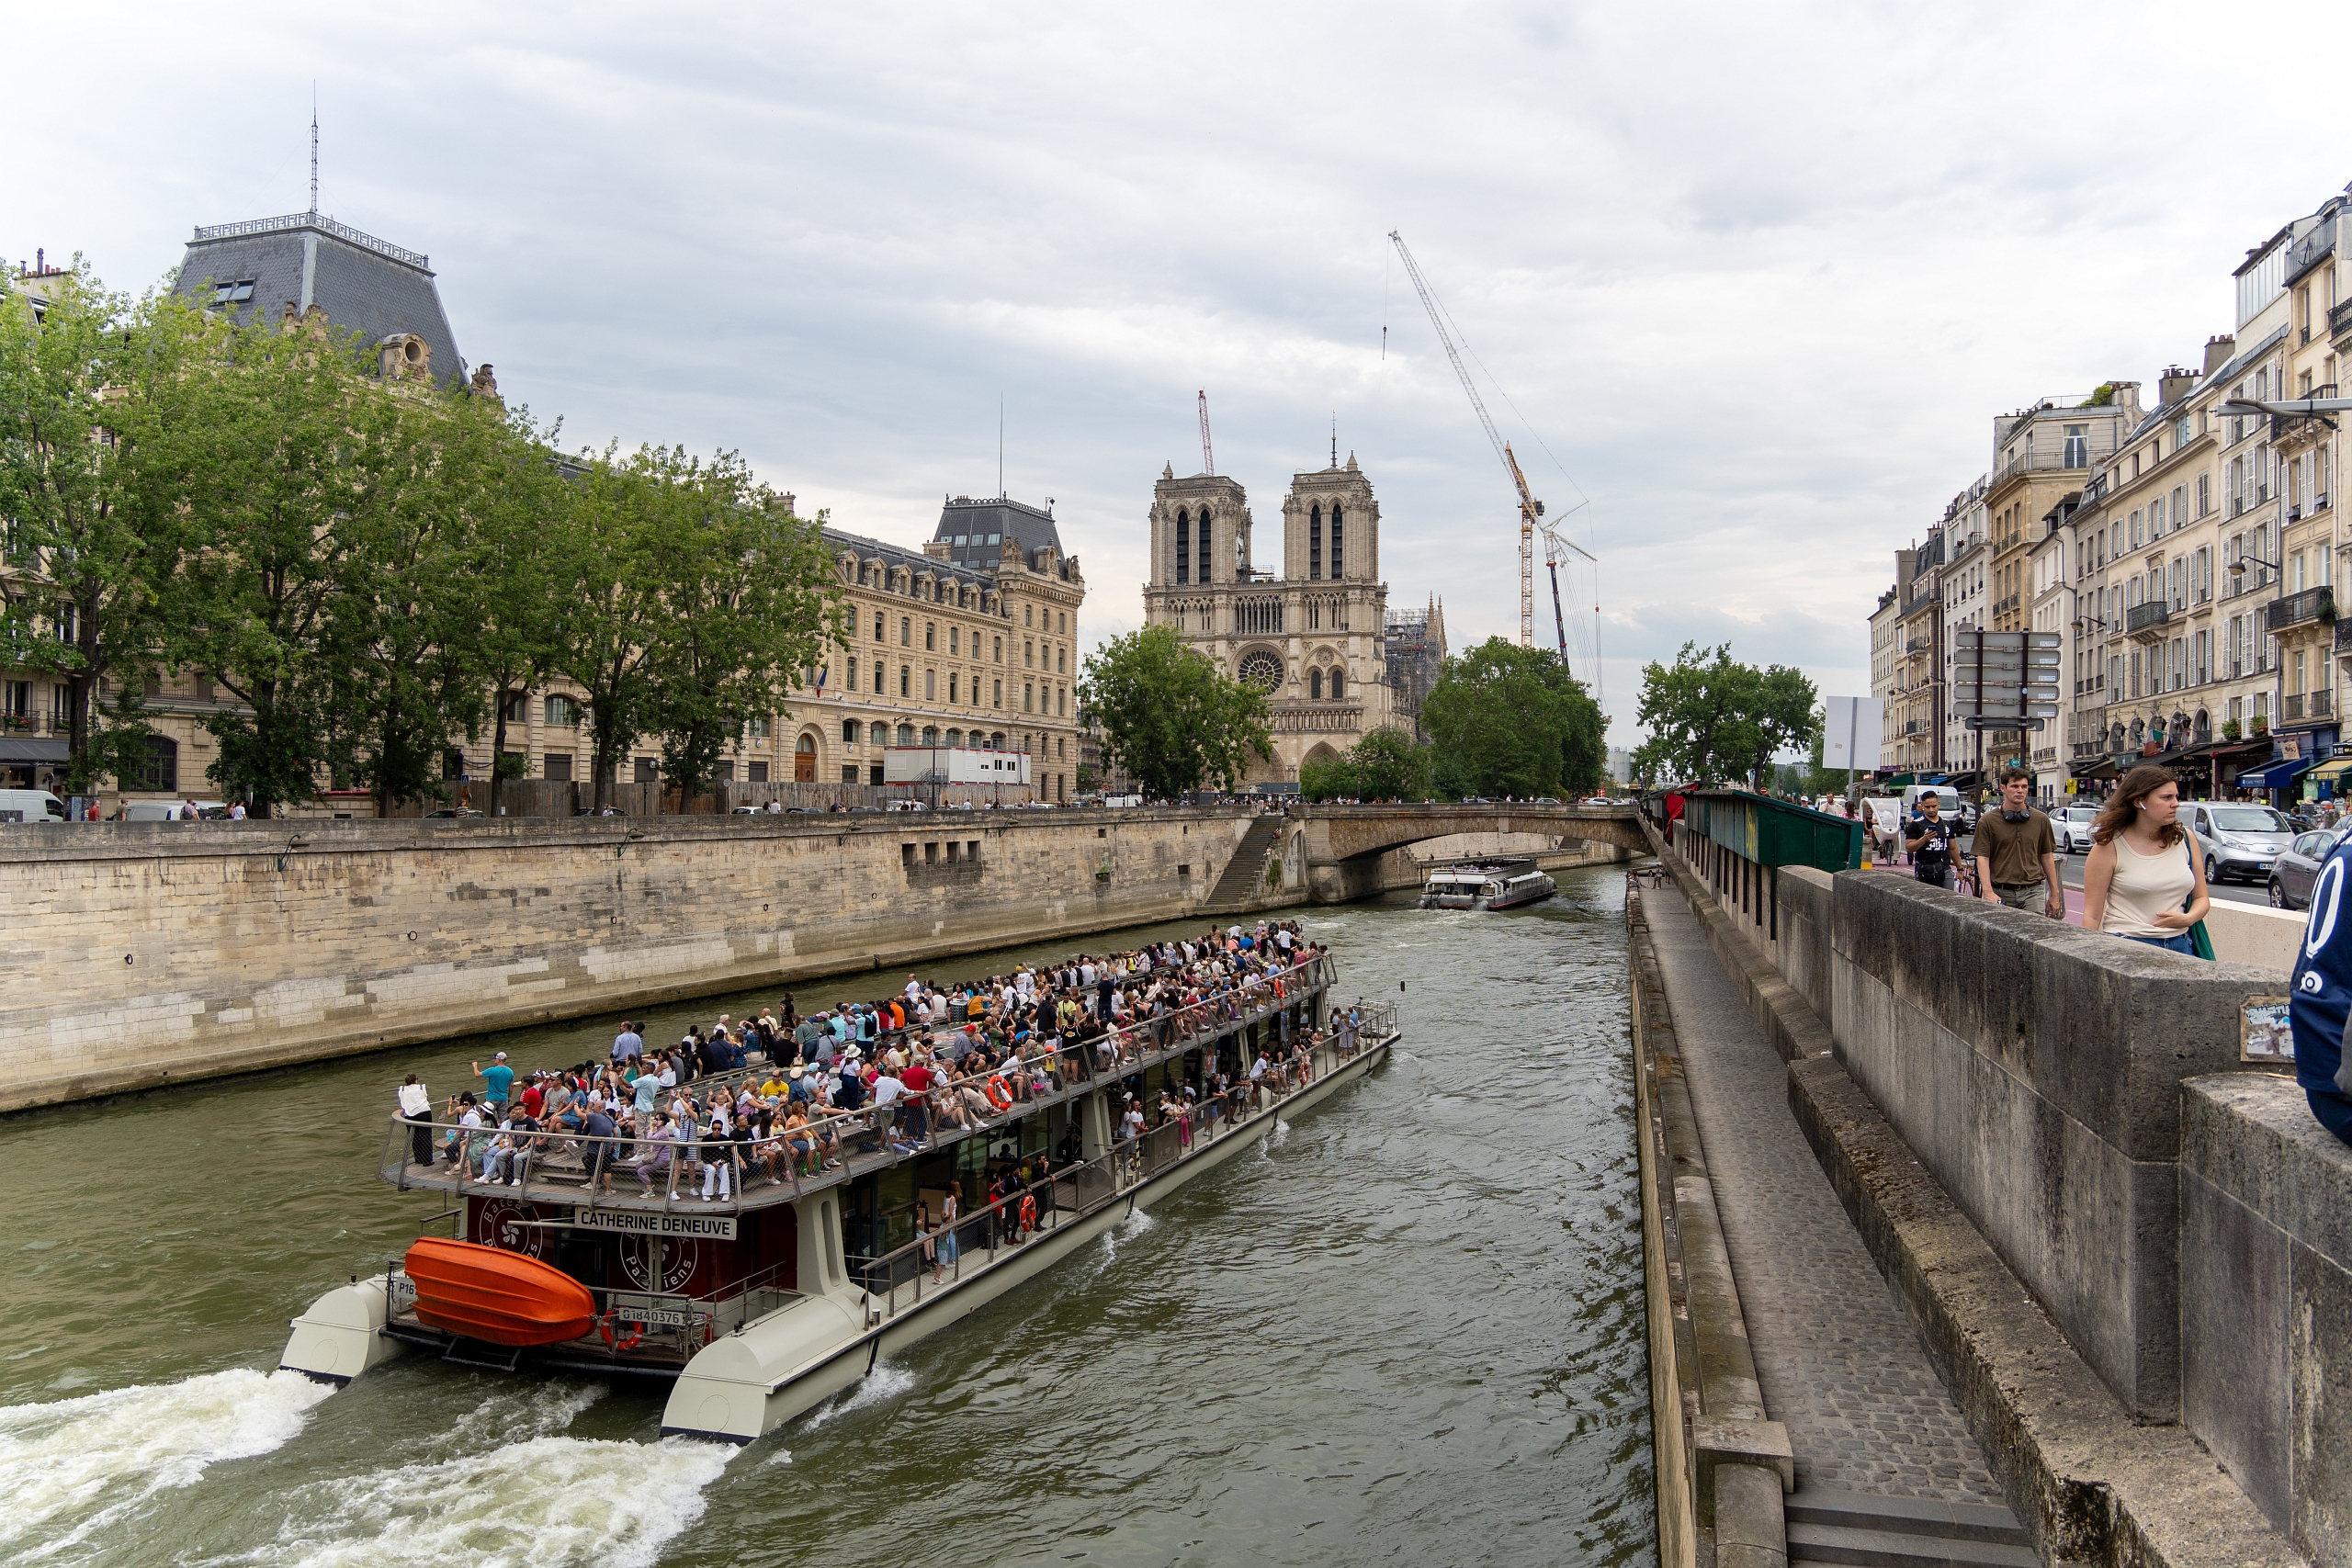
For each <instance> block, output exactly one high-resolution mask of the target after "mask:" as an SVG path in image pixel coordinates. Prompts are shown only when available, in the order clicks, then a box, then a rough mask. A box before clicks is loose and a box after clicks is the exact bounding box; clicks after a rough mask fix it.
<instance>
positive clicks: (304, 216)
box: [178, 212, 468, 384]
mask: <svg viewBox="0 0 2352 1568" xmlns="http://www.w3.org/2000/svg"><path fill="white" fill-rule="evenodd" d="M244 283H250V284H252V285H253V288H252V291H251V293H250V295H248V294H247V293H246V291H245V290H244V289H243V288H240V289H238V290H237V296H236V298H235V299H232V301H230V302H228V303H226V304H224V306H223V309H227V310H233V311H235V312H236V319H237V321H239V323H240V324H243V323H245V322H249V321H253V320H254V318H255V317H256V316H260V317H263V318H266V319H267V320H270V321H277V320H278V319H279V318H280V317H282V316H283V315H284V314H285V313H286V307H287V306H288V305H291V306H293V307H294V310H295V311H296V313H297V314H300V312H302V311H305V310H309V309H310V308H311V306H312V305H316V306H318V307H319V309H321V310H324V311H325V312H326V314H327V321H328V322H329V323H330V324H331V325H333V326H334V327H335V328H337V329H339V330H343V331H348V332H356V333H359V334H360V336H361V337H363V338H365V339H366V340H367V341H368V342H369V343H371V344H372V343H376V342H379V341H380V340H382V339H384V338H387V337H390V336H391V335H392V334H393V333H414V334H415V335H416V336H418V337H421V338H423V339H424V342H425V344H426V345H427V346H428V347H430V348H431V349H432V351H433V375H434V378H435V380H438V381H441V382H443V383H445V384H446V383H458V384H463V382H464V381H465V378H466V371H467V368H468V367H467V365H466V362H465V360H464V359H463V358H462V357H461V356H460V355H458V339H457V334H456V333H453V332H451V331H450V330H449V317H448V314H447V312H446V311H445V310H442V308H441V291H440V290H439V289H438V288H435V285H434V282H433V268H432V266H431V265H430V262H429V258H427V257H425V256H422V255H419V254H417V253H416V252H414V251H408V250H402V249H401V247H400V246H398V245H395V244H391V243H389V242H387V241H383V240H379V239H377V238H376V237H375V236H374V235H372V234H363V233H361V232H360V231H358V230H356V229H354V228H352V227H351V226H350V225H348V224H345V223H338V222H336V221H335V220H334V219H332V218H329V217H326V216H324V215H323V214H321V213H316V212H298V213H294V214H291V215H290V216H288V217H284V218H262V219H256V220H253V221H251V222H246V223H222V224H219V225H216V226H214V227H212V228H199V229H198V230H197V231H196V237H195V238H194V239H192V240H190V241H189V242H188V247H187V256H186V257H184V258H183V259H182V260H181V262H180V276H179V285H178V292H179V293H180V295H181V296H182V297H183V298H184V299H190V300H194V301H196V302H198V303H199V304H202V303H209V302H210V301H211V300H212V299H213V295H214V290H216V289H217V288H220V286H221V285H224V284H244Z"/></svg>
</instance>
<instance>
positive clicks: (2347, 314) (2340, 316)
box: [2327, 299, 2352, 338]
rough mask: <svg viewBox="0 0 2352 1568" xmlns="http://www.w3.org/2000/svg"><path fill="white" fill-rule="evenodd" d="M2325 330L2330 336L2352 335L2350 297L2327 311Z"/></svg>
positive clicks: (2351, 300)
mask: <svg viewBox="0 0 2352 1568" xmlns="http://www.w3.org/2000/svg"><path fill="white" fill-rule="evenodd" d="M2327 331H2328V335H2330V336H2331V337H2339V338H2340V337H2346V336H2352V299H2346V300H2345V301H2344V302H2343V303H2342V304H2340V305H2338V306H2336V307H2335V309H2334V310H2330V311H2329V312H2328V313H2327Z"/></svg>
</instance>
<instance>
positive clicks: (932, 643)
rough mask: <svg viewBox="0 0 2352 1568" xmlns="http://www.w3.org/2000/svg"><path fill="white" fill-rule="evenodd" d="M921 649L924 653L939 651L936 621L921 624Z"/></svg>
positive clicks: (937, 624)
mask: <svg viewBox="0 0 2352 1568" xmlns="http://www.w3.org/2000/svg"><path fill="white" fill-rule="evenodd" d="M922 647H923V651H924V652H926V653H936V652H937V651H938V650H939V623H938V622H937V621H925V622H924V623H923V624H922Z"/></svg>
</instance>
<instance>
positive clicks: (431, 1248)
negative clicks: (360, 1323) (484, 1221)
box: [401, 1236, 596, 1346]
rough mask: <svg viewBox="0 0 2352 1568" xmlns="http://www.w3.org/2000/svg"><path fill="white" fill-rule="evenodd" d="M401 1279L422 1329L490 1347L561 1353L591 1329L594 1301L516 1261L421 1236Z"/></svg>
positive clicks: (567, 1282) (538, 1267) (574, 1283)
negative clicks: (554, 1348)
mask: <svg viewBox="0 0 2352 1568" xmlns="http://www.w3.org/2000/svg"><path fill="white" fill-rule="evenodd" d="M401 1272H402V1273H404V1274H406V1275H407V1276H408V1277H409V1279H410V1280H413V1281H414V1282H415V1285H416V1316H417V1320H418V1321H419V1322H421V1323H424V1324H425V1325H428V1326H430V1327H434V1328H437V1329H440V1330H441V1331H442V1332H443V1333H445V1334H454V1335H458V1336H460V1337H464V1338H468V1339H479V1340H481V1341H482V1342H483V1343H485V1344H490V1345H522V1346H531V1345H560V1344H561V1343H563V1342H564V1341H566V1340H570V1339H577V1338H579V1337H581V1336H582V1335H583V1334H586V1333H588V1332H589V1331H590V1330H591V1329H593V1328H594V1327H595V1325H596V1298H595V1297H594V1296H593V1295H591V1294H590V1293H589V1292H588V1287H587V1286H585V1285H582V1283H581V1282H580V1281H579V1280H574V1279H573V1278H571V1276H570V1275H568V1274H566V1273H564V1272H563V1271H562V1270H561V1269H554V1268H551V1267H549V1266H548V1265H547V1264H545V1263H542V1262H540V1261H539V1260H538V1259H537V1258H526V1257H524V1256H522V1255H521V1254H520V1253H515V1252H508V1251H505V1250H503V1248H500V1247H483V1246H481V1244H480V1243H478V1242H470V1241H446V1240H443V1239H442V1238H441V1237H439V1236H423V1237H420V1238H418V1239H417V1240H416V1241H414V1242H413V1243H411V1244H410V1246H409V1249H408V1257H407V1258H406V1259H405V1260H404V1261H403V1262H402V1264H401Z"/></svg>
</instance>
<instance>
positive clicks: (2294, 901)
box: [2270, 828, 2345, 909]
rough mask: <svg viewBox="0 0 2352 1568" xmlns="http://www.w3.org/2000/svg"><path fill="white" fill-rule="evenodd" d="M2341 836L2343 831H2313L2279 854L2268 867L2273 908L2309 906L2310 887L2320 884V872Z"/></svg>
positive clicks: (2296, 837)
mask: <svg viewBox="0 0 2352 1568" xmlns="http://www.w3.org/2000/svg"><path fill="white" fill-rule="evenodd" d="M2344 832H2345V829H2343V828H2314V829H2312V830H2311V831H2310V832H2308V833H2299V834H2297V835H2296V836H2295V841H2294V842H2293V843H2291V844H2290V845H2288V846H2287V847H2286V848H2285V849H2284V850H2282V851H2280V852H2279V853H2278V860H2277V861H2275V862H2273V863H2272V864H2271V867H2270V907H2271V908H2274V909H2301V908H2305V907H2306V906H2308V905H2309V904H2310V903H2311V901H2312V884H2313V883H2314V882H2316V881H2318V880H2319V868H2320V867H2321V866H2323V865H2325V864H2326V863H2327V857H2328V855H2329V854H2330V853H2331V852H2333V851H2334V850H2335V840H2337V839H2339V838H2341V837H2342V836H2343V835H2344Z"/></svg>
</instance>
